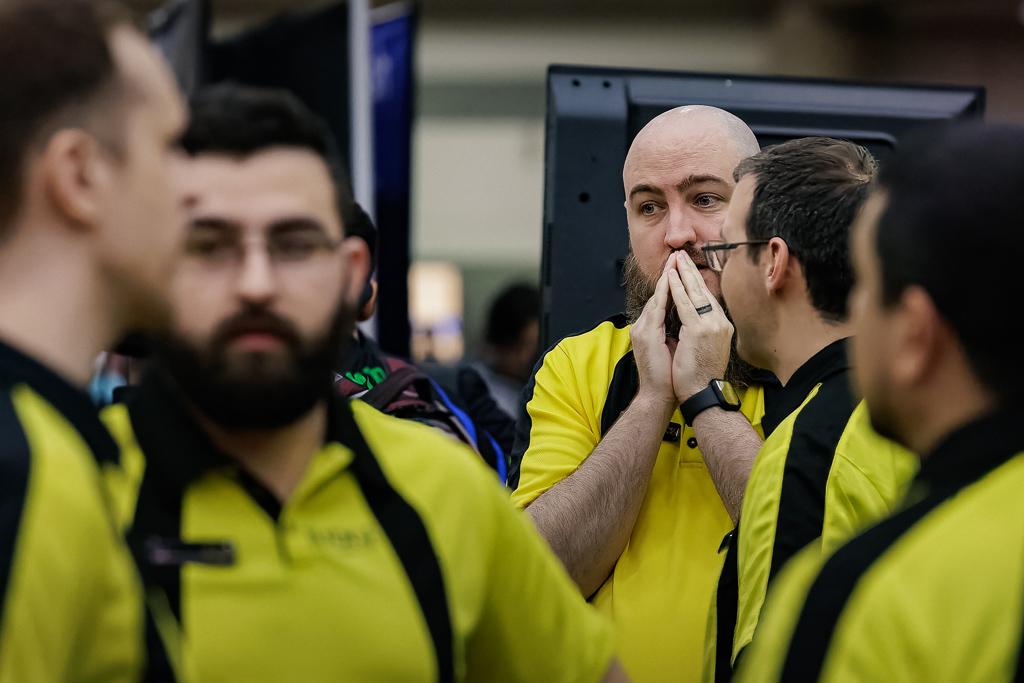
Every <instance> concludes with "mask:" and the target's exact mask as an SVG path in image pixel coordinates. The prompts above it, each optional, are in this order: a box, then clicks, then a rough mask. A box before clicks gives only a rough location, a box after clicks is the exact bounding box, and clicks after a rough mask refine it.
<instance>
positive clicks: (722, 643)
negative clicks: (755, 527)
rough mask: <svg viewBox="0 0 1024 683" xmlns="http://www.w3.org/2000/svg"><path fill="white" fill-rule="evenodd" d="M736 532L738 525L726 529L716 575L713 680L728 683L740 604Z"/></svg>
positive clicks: (730, 676) (716, 682)
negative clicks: (720, 562) (723, 552)
mask: <svg viewBox="0 0 1024 683" xmlns="http://www.w3.org/2000/svg"><path fill="white" fill-rule="evenodd" d="M738 533H739V525H737V527H736V528H735V529H733V530H732V531H730V532H729V534H728V535H727V536H726V538H725V541H724V542H723V543H728V546H729V548H728V550H726V553H725V564H723V565H722V573H721V575H720V576H719V577H718V589H717V591H718V592H717V593H716V597H715V625H716V629H717V630H716V631H715V654H714V657H715V683H728V682H729V681H730V680H732V643H733V639H734V637H735V634H736V615H737V613H738V611H739V604H740V574H739V565H738V563H737V559H736V556H737V554H738V553H737V552H736V535H737V534H738ZM738 663H739V662H737V664H738Z"/></svg>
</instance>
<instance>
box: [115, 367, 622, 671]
mask: <svg viewBox="0 0 1024 683" xmlns="http://www.w3.org/2000/svg"><path fill="white" fill-rule="evenodd" d="M104 418H105V419H106V421H107V423H108V424H109V425H110V428H111V431H112V433H113V434H114V435H115V437H116V438H117V439H118V441H120V443H121V444H122V451H123V459H122V467H121V468H120V469H119V470H118V471H116V472H112V473H111V478H112V485H113V488H114V489H115V490H116V491H117V492H118V495H117V497H118V501H119V509H120V511H121V516H122V520H123V523H124V524H126V525H127V526H130V527H131V531H130V532H129V539H130V540H131V542H132V543H133V544H134V545H135V547H141V548H142V549H143V553H144V555H145V557H146V561H147V564H148V566H146V567H144V572H143V576H144V578H145V579H146V581H147V584H148V585H149V586H150V587H151V588H152V587H156V588H158V589H159V590H161V591H163V592H164V594H165V595H166V596H167V602H168V604H169V605H170V607H171V609H172V611H173V612H174V613H175V614H176V616H177V618H178V621H179V633H180V642H181V653H182V655H181V656H182V659H183V661H184V662H185V663H186V668H187V670H188V671H189V672H190V673H191V674H192V675H193V676H194V677H195V679H196V680H200V681H204V682H217V681H225V682H227V681H250V680H266V681H328V680H336V681H360V680H363V681H433V680H441V681H446V680H460V681H461V680H478V681H535V680H544V681H598V680H600V679H601V677H602V676H603V674H604V673H605V671H606V670H607V668H608V665H609V663H610V661H611V659H612V649H613V644H612V633H611V628H610V626H609V625H608V624H607V622H606V621H605V620H604V619H603V618H601V617H599V615H597V614H595V613H593V611H592V610H590V609H589V608H588V606H587V605H586V604H585V602H584V601H583V600H582V599H581V598H580V596H579V594H578V592H577V591H576V590H575V586H574V585H573V584H572V582H571V580H570V579H569V578H568V576H567V575H566V574H565V572H564V570H563V569H562V567H561V566H560V565H559V563H558V561H557V560H556V559H555V558H554V557H553V556H552V555H551V553H550V551H549V550H548V548H547V546H546V545H545V544H544V542H543V540H542V539H541V538H540V537H539V535H538V534H537V533H536V532H535V531H534V529H533V528H532V526H531V525H530V524H529V522H528V520H526V519H525V518H524V517H523V516H522V515H521V514H520V513H518V512H516V511H515V510H513V509H512V508H511V506H509V504H508V501H507V498H506V497H505V495H504V493H503V491H502V489H501V487H500V486H498V485H497V484H496V483H495V482H494V481H493V475H491V474H490V473H489V472H488V470H487V469H486V467H485V466H484V465H483V464H482V463H481V462H480V460H479V457H477V456H476V455H475V453H473V452H472V451H470V450H469V449H468V448H466V447H464V446H462V445H460V444H457V443H455V442H453V441H451V440H450V439H448V438H446V437H445V436H443V435H441V434H439V433H437V432H436V430H433V429H431V428H429V427H426V426H424V425H420V424H416V423H413V422H410V421H407V420H399V419H396V418H393V417H389V416H386V415H383V414H381V413H379V412H377V411H375V410H373V409H372V408H370V407H369V406H367V405H365V404H363V403H361V402H359V401H352V402H351V403H349V402H348V401H347V400H346V399H341V398H338V399H336V400H334V402H332V404H331V408H330V414H329V420H328V421H329V427H328V434H327V438H326V440H325V444H324V446H323V448H322V449H321V450H320V451H319V452H317V453H316V455H315V457H314V458H313V460H312V462H311V463H310V465H309V468H308V470H307V472H306V474H305V476H304V478H303V480H302V481H301V483H300V484H299V485H298V487H297V489H296V490H295V492H294V493H293V495H292V496H291V497H290V498H289V499H288V500H287V501H286V502H284V503H281V502H280V501H278V499H277V498H276V497H275V496H274V495H273V494H272V493H270V492H269V491H268V490H267V489H266V488H265V487H263V486H262V485H261V484H260V482H258V481H256V480H255V479H254V478H253V477H252V476H251V475H248V474H247V473H246V471H245V470H243V469H242V468H240V467H239V466H237V465H235V464H234V463H233V462H232V461H231V460H230V459H229V458H228V457H226V456H224V455H223V454H221V453H219V452H218V451H216V449H215V448H214V447H213V446H212V444H211V443H210V441H209V440H208V439H207V438H206V436H205V435H204V434H203V433H202V432H201V431H200V430H199V428H198V427H197V426H196V425H195V423H194V422H193V421H192V420H191V419H190V417H189V416H188V415H187V414H186V413H185V411H184V409H183V408H182V406H181V404H180V403H179V402H178V401H177V400H176V396H175V395H173V394H172V393H171V392H170V391H168V390H166V388H164V387H163V385H162V384H161V383H160V382H155V381H147V382H146V383H144V384H143V386H142V388H141V389H140V390H138V391H137V393H135V394H134V395H133V396H131V397H130V398H129V399H128V400H127V401H126V404H118V405H115V406H112V407H111V408H109V409H107V410H106V411H105V413H104Z"/></svg>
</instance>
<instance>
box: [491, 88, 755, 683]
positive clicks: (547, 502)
mask: <svg viewBox="0 0 1024 683" xmlns="http://www.w3.org/2000/svg"><path fill="white" fill-rule="evenodd" d="M757 151H758V145H757V141H756V139H755V138H754V135H753V133H751V131H750V129H749V128H747V126H746V125H745V124H744V123H743V122H742V121H740V120H739V119H738V118H736V117H735V116H733V115H731V114H729V113H727V112H724V111H722V110H720V109H715V108H712V107H699V106H691V107H680V108H677V109H673V110H671V111H668V112H665V113H664V114H661V115H660V116H658V117H657V118H655V119H653V120H652V121H651V122H650V123H649V124H648V125H647V126H646V127H645V128H644V129H643V130H641V131H640V133H639V134H638V135H637V136H636V138H635V140H634V141H633V144H632V146H631V147H630V150H629V153H628V155H627V157H626V162H625V166H624V168H623V186H624V191H625V200H626V201H625V206H626V213H627V217H628V225H629V238H630V254H629V257H628V259H627V263H626V286H627V311H626V314H624V315H619V316H615V317H613V318H611V319H609V320H606V321H604V322H602V323H600V324H599V325H597V327H595V328H593V329H591V330H589V331H587V332H584V333H582V334H579V335H574V336H571V337H567V338H565V339H563V340H562V341H561V342H559V343H558V344H557V345H556V346H555V347H554V348H553V349H551V350H550V351H548V353H547V354H545V356H544V357H543V359H542V360H541V362H540V364H539V365H538V366H537V369H536V370H535V373H534V376H533V378H532V379H531V381H530V383H529V384H528V385H527V388H526V390H525V391H524V394H523V406H522V408H521V411H520V418H519V423H518V425H517V434H516V444H515V448H514V451H513V470H512V474H511V476H510V482H509V483H510V486H512V487H513V489H514V493H513V502H514V503H515V504H516V505H518V506H520V507H524V508H526V511H527V513H528V514H529V515H530V516H531V517H532V519H533V521H534V523H535V524H536V525H537V527H538V528H539V529H540V531H541V533H542V534H543V535H544V537H545V538H546V539H547V541H548V542H549V543H550V545H551V547H552V548H553V549H554V551H555V553H556V554H557V555H558V556H559V558H561V560H562V562H563V563H564V564H565V566H566V568H567V569H568V570H569V573H570V575H571V576H572V577H573V579H574V580H575V581H576V583H577V585H579V587H580V590H581V591H582V593H583V594H584V595H585V596H586V597H587V598H589V599H590V600H591V601H592V602H593V604H594V605H595V606H596V607H597V608H598V609H599V610H600V611H602V612H604V613H606V614H608V615H609V616H610V617H611V618H612V619H613V620H614V622H615V623H616V625H617V628H618V632H619V639H620V645H621V649H620V652H621V656H622V661H623V664H624V665H625V667H626V669H627V670H628V672H629V673H630V675H631V676H632V677H633V680H635V681H640V682H641V683H644V682H649V681H662V680H673V681H679V680H683V681H691V680H697V679H698V678H699V676H700V666H701V664H700V663H701V657H702V648H703V643H704V631H705V624H706V620H707V614H708V606H709V604H710V599H711V595H712V592H713V589H714V587H715V583H716V581H717V579H718V575H719V571H720V569H721V562H722V559H721V555H719V547H720V545H721V543H722V539H723V537H724V536H725V535H726V534H727V533H728V532H729V531H730V530H731V529H732V528H733V525H734V522H735V520H736V518H737V517H738V515H739V508H740V505H741V503H742V496H743V490H744V488H745V486H746V479H747V476H748V475H749V472H750V466H751V464H752V462H753V456H754V455H755V454H756V452H757V449H758V447H759V446H760V444H761V440H762V434H761V433H760V432H759V423H760V417H761V415H762V414H763V390H762V389H761V387H760V385H757V384H751V383H749V378H746V379H745V380H744V382H743V383H745V384H748V386H745V387H743V386H740V387H737V391H738V394H739V395H738V396H737V395H736V393H734V392H732V391H731V390H730V387H729V386H728V385H727V384H726V385H722V384H718V383H717V382H718V381H720V380H724V379H726V372H727V368H726V367H714V368H709V367H699V360H698V359H699V358H701V357H708V355H709V354H700V353H698V352H697V351H698V350H699V348H700V347H701V345H707V344H712V345H721V344H725V345H726V346H727V347H728V345H729V344H730V342H731V338H732V326H731V324H730V323H729V321H728V319H727V318H726V316H725V315H724V312H723V311H722V307H721V304H720V303H719V301H718V297H719V296H720V290H719V284H718V275H717V274H716V273H714V272H712V271H711V270H710V269H708V268H707V267H706V263H705V261H704V258H703V254H702V252H701V246H702V245H703V244H704V242H706V241H707V240H710V239H718V238H719V236H720V233H721V229H722V223H723V220H724V216H725V209H726V207H727V206H728V203H729V200H730V199H731V197H732V193H733V188H734V186H735V183H734V181H733V179H732V178H733V169H734V168H735V167H736V165H737V164H738V163H739V162H740V160H742V159H744V158H745V157H747V156H750V155H752V154H755V153H757ZM694 267H696V269H697V271H698V272H699V273H700V275H701V276H702V277H703V284H702V285H700V286H697V287H695V286H693V282H692V275H693V270H692V269H693V268H694ZM683 269H688V270H683ZM673 271H675V272H676V275H675V276H672V277H674V278H675V279H674V280H672V281H671V282H670V273H671V272H673ZM680 273H684V274H685V275H686V276H687V278H688V281H689V283H690V286H689V290H690V291H691V294H692V296H689V297H687V296H686V295H684V294H683V291H684V288H683V287H682V286H681V280H680V279H679V275H680ZM698 290H699V291H698ZM675 292H679V294H678V295H676V294H675ZM702 297H703V298H702ZM681 306H690V307H691V308H693V309H695V310H691V311H684V315H685V314H687V313H689V314H690V317H692V316H696V315H698V314H699V315H700V318H701V319H702V324H701V325H699V326H695V327H696V328H697V329H696V330H695V332H694V333H693V335H692V336H691V333H690V332H689V329H688V330H687V332H686V333H684V334H683V336H682V337H680V336H679V330H680V322H679V311H680V307H681ZM691 327H694V326H691ZM712 379H714V380H716V382H715V383H711V384H712V386H709V381H710V380H712ZM716 391H717V392H718V393H717V394H716V393H715V392H716ZM695 395H697V398H698V399H701V397H704V398H709V401H705V403H707V405H708V406H710V407H708V408H707V409H705V410H702V411H698V412H700V414H701V417H700V418H699V420H697V422H698V425H697V431H696V432H695V431H694V426H693V422H694V415H693V414H689V413H688V412H687V411H684V412H682V413H681V412H680V404H682V403H684V402H685V401H688V400H689V399H691V398H693V397H694V396H695ZM737 398H740V399H742V401H741V402H740V401H737V400H736V399H737ZM700 402H701V401H700V400H698V401H697V403H700ZM687 405H688V406H689V407H690V408H691V409H692V408H693V407H694V403H692V402H689V403H687ZM737 408H738V409H737ZM690 413H692V410H691V411H690ZM688 414H689V417H690V419H689V420H687V421H684V419H683V418H684V415H688ZM698 442H699V443H700V448H699V449H698Z"/></svg>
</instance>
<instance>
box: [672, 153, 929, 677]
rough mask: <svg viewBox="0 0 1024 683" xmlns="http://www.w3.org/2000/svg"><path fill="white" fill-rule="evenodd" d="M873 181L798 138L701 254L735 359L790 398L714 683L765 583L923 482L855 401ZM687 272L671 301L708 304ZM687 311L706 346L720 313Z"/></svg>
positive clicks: (713, 629) (777, 406)
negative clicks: (864, 218) (852, 351)
mask: <svg viewBox="0 0 1024 683" xmlns="http://www.w3.org/2000/svg"><path fill="white" fill-rule="evenodd" d="M874 171H875V161H874V159H873V158H872V157H871V154H870V153H869V152H868V151H867V150H866V149H864V148H863V147H860V146H859V145H855V144H853V143H851V142H846V141H843V140H832V139H829V138H800V139H797V140H790V141H789V142H785V143H783V144H780V145H775V146H773V147H769V148H767V149H765V150H762V151H761V152H760V153H758V154H755V155H754V156H752V157H750V158H748V159H744V160H743V161H742V162H740V165H739V166H738V167H737V168H736V171H735V172H734V177H735V178H736V180H737V185H736V192H735V194H734V195H733V199H732V202H730V204H729V209H728V211H727V213H726V219H725V226H724V228H723V230H722V240H716V241H712V242H709V243H708V244H706V245H705V246H704V252H705V254H706V255H707V258H708V264H709V266H710V267H711V268H712V269H713V270H715V271H717V272H719V273H721V278H722V295H723V296H724V298H725V302H726V304H727V305H728V306H729V311H730V313H731V315H732V320H733V323H734V324H735V326H736V337H737V338H736V348H737V350H738V352H739V354H740V355H741V357H742V358H743V359H744V360H746V361H748V362H749V363H751V364H752V365H754V366H755V367H760V368H764V369H766V370H771V371H772V373H773V374H774V375H775V376H776V377H777V378H778V379H779V382H780V383H781V385H782V388H781V389H780V390H779V391H778V392H777V393H776V394H775V395H774V396H773V397H772V402H771V405H770V407H769V409H768V410H766V411H765V415H764V418H763V419H762V420H761V424H762V426H763V427H764V429H765V433H766V434H768V436H767V437H766V439H765V442H764V445H763V446H762V447H761V449H760V450H759V451H758V452H757V455H756V459H755V460H754V465H753V468H752V469H751V471H750V477H749V479H748V482H747V489H746V493H745V495H744V497H743V514H742V516H741V523H740V524H738V525H737V527H736V530H735V532H734V534H733V536H732V538H731V542H730V543H729V549H728V553H727V554H726V559H725V566H724V568H723V570H722V576H721V577H720V579H719V582H718V590H717V594H716V598H715V601H714V602H713V604H712V610H711V614H710V615H709V628H708V633H707V642H706V646H705V647H706V650H705V661H704V678H705V680H707V681H727V680H729V678H730V675H731V672H732V665H733V662H734V661H735V660H736V659H737V658H738V657H739V656H740V654H741V652H742V651H743V650H744V648H745V647H746V646H747V645H748V643H749V642H750V640H751V638H752V636H753V633H754V627H755V626H756V625H757V619H758V615H759V614H760V610H761V604H762V602H763V601H764V596H765V591H766V590H767V588H768V585H769V582H770V581H771V580H772V579H774V577H775V575H776V572H777V571H778V570H779V569H780V568H781V567H782V566H783V565H784V564H785V563H786V562H787V561H788V560H789V558H790V557H792V555H793V554H794V553H796V552H797V551H798V550H800V549H801V548H803V547H804V546H806V545H807V544H809V543H811V542H813V541H815V539H818V544H819V545H820V547H821V548H822V550H823V552H826V553H828V552H831V551H832V550H834V549H835V548H836V547H837V546H838V545H839V544H840V543H841V542H842V541H844V540H846V539H847V538H849V537H850V536H851V535H852V534H853V533H854V532H855V531H857V530H859V529H860V528H863V527H864V526H866V525H867V524H869V523H871V522H874V521H876V520H878V519H879V518H881V517H883V516H886V515H888V514H889V512H890V511H891V509H892V507H893V505H894V504H895V503H896V502H897V500H898V499H899V497H900V496H902V494H903V493H904V485H905V484H906V483H908V482H909V480H910V477H911V476H913V472H914V470H915V467H914V462H915V461H914V458H913V456H912V455H910V454H909V453H907V452H905V451H903V450H902V449H900V448H899V447H898V446H896V445H895V444H893V443H892V442H890V441H887V440H886V439H883V438H881V437H880V436H878V435H877V434H876V433H875V432H874V430H873V429H872V428H871V425H870V423H869V421H868V417H867V410H866V409H865V407H864V406H863V404H861V405H860V406H858V405H857V401H856V400H855V399H854V396H853V392H852V390H851V387H850V379H851V377H850V367H849V362H848V360H847V347H848V345H849V338H850V335H851V334H852V329H851V326H850V323H849V314H848V310H847V298H848V296H849V293H850V288H851V287H852V286H853V267H852V265H851V263H850V253H849V247H848V245H849V241H850V226H851V224H852V223H853V220H854V218H855V217H856V215H857V211H858V210H859V209H860V207H861V205H862V204H863V203H864V200H865V199H866V198H867V195H868V188H869V184H870V182H871V178H872V176H873V175H874ZM682 261H683V263H682V267H680V268H679V269H678V271H672V270H670V271H669V284H670V287H671V288H672V289H673V290H675V292H676V296H675V298H676V301H685V300H687V299H689V298H691V297H693V296H696V297H702V298H709V296H710V294H709V293H708V292H707V291H706V287H705V286H704V283H703V280H701V278H700V275H699V273H698V272H697V269H696V268H695V267H694V266H693V264H692V263H691V262H689V261H688V260H686V259H685V257H684V258H683V259H682ZM680 276H681V277H680ZM701 290H705V291H701ZM692 308H693V307H692V306H690V307H687V306H685V305H680V306H679V317H680V320H681V321H682V324H683V331H682V333H681V336H684V337H697V338H699V337H700V336H701V332H700V330H699V329H697V328H700V327H701V326H704V325H706V324H708V323H710V321H711V318H712V315H716V314H717V313H712V314H709V315H706V316H699V315H696V314H691V313H690V311H691V310H692ZM706 348H708V349H709V350H712V349H714V347H713V346H710V345H709V346H708V347H706ZM719 348H720V349H721V350H720V351H718V353H719V357H718V358H717V359H714V358H708V359H707V360H705V361H704V362H705V363H706V364H709V365H712V366H714V365H718V366H720V367H724V365H725V363H726V362H727V361H728V357H727V355H726V352H727V348H728V347H726V346H725V345H722V346H720V347H719Z"/></svg>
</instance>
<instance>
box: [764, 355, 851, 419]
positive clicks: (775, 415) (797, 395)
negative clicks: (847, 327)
mask: <svg viewBox="0 0 1024 683" xmlns="http://www.w3.org/2000/svg"><path fill="white" fill-rule="evenodd" d="M848 339H849V338H846V339H840V340H838V341H834V342H832V343H831V344H829V345H828V346H826V347H825V348H823V349H822V350H821V351H818V352H817V353H816V354H814V355H813V356H811V357H810V358H809V359H808V360H807V361H806V362H805V363H804V364H803V365H801V366H800V367H799V368H797V371H796V372H794V373H793V376H792V377H790V378H789V381H788V382H786V384H785V386H779V387H778V388H776V389H774V390H773V391H772V395H771V400H770V401H769V400H767V398H766V400H765V414H764V417H763V418H762V420H761V425H762V427H763V428H764V435H765V437H767V436H768V435H769V434H770V433H771V432H773V431H775V428H776V427H778V426H779V423H781V422H782V421H783V420H785V419H786V417H788V416H789V415H790V414H791V413H792V412H793V411H794V410H796V409H797V408H799V407H800V404H801V403H803V402H804V399H806V398H807V395H808V394H810V393H811V390H813V389H814V387H816V386H817V385H818V384H820V383H821V382H824V381H825V380H827V379H829V378H830V377H834V376H835V375H838V374H839V373H842V372H846V371H847V370H849V369H850V362H849V360H848V357H847V341H848Z"/></svg>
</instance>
